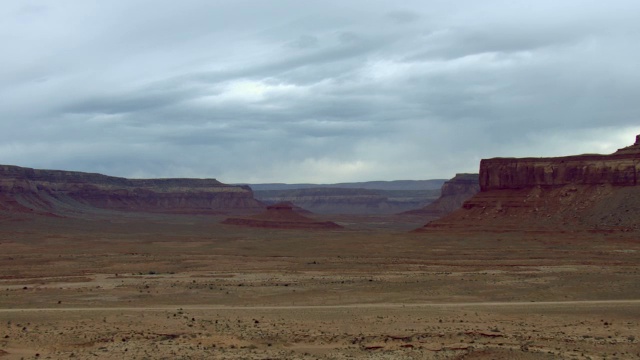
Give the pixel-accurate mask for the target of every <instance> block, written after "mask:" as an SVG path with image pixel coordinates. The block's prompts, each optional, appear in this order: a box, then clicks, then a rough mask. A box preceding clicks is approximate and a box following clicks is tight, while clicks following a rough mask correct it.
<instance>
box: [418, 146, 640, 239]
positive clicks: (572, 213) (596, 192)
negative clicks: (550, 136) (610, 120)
mask: <svg viewBox="0 0 640 360" xmlns="http://www.w3.org/2000/svg"><path fill="white" fill-rule="evenodd" d="M639 170H640V136H639V137H637V138H636V143H635V144H634V145H632V146H628V147H625V148H623V149H620V150H618V151H616V152H615V153H613V154H611V155H579V156H567V157H557V158H524V159H516V158H495V159H488V160H482V161H481V163H480V189H481V191H480V193H478V194H477V195H475V196H474V197H472V198H471V199H469V200H468V201H466V202H465V203H464V204H463V206H462V208H461V209H459V210H456V211H455V212H453V213H451V214H450V215H448V216H445V217H444V218H441V219H438V220H435V221H432V222H430V223H429V224H427V225H425V227H424V228H422V229H423V230H433V229H468V230H474V231H475V230H493V231H496V230H499V231H500V230H514V231H515V230H517V231H522V230H542V231H557V230H566V231H575V230H590V231H593V230H595V231H614V230H622V231H631V230H640V215H639V214H640V186H638V175H639V174H638V173H639Z"/></svg>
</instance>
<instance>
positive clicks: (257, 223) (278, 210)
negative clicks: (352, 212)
mask: <svg viewBox="0 0 640 360" xmlns="http://www.w3.org/2000/svg"><path fill="white" fill-rule="evenodd" d="M296 208H297V207H296V206H295V205H293V204H292V203H290V202H283V203H279V204H274V205H270V206H268V207H267V211H265V212H263V213H261V214H257V215H254V216H251V217H233V218H228V219H226V220H224V221H223V222H222V223H223V224H228V225H239V226H248V227H259V228H275V229H316V230H331V229H341V228H342V226H340V225H338V224H336V223H334V222H331V221H316V220H313V219H310V218H308V217H306V216H304V215H302V214H301V213H300V212H298V211H296V210H295V209H296Z"/></svg>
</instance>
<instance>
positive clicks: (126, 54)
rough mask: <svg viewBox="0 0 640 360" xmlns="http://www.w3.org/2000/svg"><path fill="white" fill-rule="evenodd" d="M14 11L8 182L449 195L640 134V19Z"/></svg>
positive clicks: (358, 6) (4, 158)
mask: <svg viewBox="0 0 640 360" xmlns="http://www.w3.org/2000/svg"><path fill="white" fill-rule="evenodd" d="M400 5H401V7H397V6H396V5H394V4H393V3H391V2H388V1H382V0H375V1H351V2H348V3H344V2H337V1H329V2H322V3H319V2H299V1H294V0H278V1H269V2H255V1H234V2H213V1H204V0H202V1H198V0H191V1H185V2H183V3H181V4H180V5H176V4H175V3H174V2H170V1H150V0H136V1H124V0H122V1H118V0H117V1H112V2H109V4H101V3H99V2H97V3H94V2H82V1H75V0H61V1H58V2H55V3H42V2H39V1H8V2H7V4H6V5H5V6H3V8H2V9H0V41H2V43H3V44H5V45H4V48H5V49H4V50H6V51H3V53H6V54H10V56H3V57H2V58H0V119H1V120H0V154H1V155H0V163H8V164H16V165H22V166H31V167H39V168H60V169H69V170H81V171H95V172H103V173H106V174H111V175H118V176H131V177H156V176H160V177H169V176H173V177H175V176H194V177H216V178H219V179H220V180H222V181H226V182H261V181H265V182H266V181H282V182H298V181H306V182H339V181H357V180H375V179H383V180H384V179H387V180H391V179H425V178H438V177H445V178H446V177H450V176H452V175H453V174H454V173H456V172H463V171H475V170H476V169H477V166H478V161H479V160H480V159H481V158H484V157H492V156H552V155H565V154H571V153H582V152H612V151H614V150H615V149H617V148H618V147H622V146H625V145H627V144H628V143H631V142H632V141H633V138H634V136H635V134H636V133H640V125H639V123H638V120H637V119H638V118H639V115H640V105H638V103H637V100H636V99H638V97H639V95H640V90H638V87H637V84H638V82H639V81H640V71H638V70H637V64H636V59H637V58H638V56H639V55H640V54H639V52H640V50H638V48H637V46H636V44H637V43H638V42H639V40H640V39H639V38H640V25H638V23H637V21H636V19H635V16H634V14H637V13H638V10H640V5H638V4H636V2H634V1H630V0H629V1H615V2H613V3H607V4H603V3H601V2H595V1H577V0H576V1H563V2H561V3H559V2H553V1H539V2H536V3H525V2H513V1H496V2H490V3H486V2H477V1H462V2H456V3H455V5H454V4H453V3H451V2H447V1H437V0H433V1H426V2H425V1H406V2H403V3H402V4H400Z"/></svg>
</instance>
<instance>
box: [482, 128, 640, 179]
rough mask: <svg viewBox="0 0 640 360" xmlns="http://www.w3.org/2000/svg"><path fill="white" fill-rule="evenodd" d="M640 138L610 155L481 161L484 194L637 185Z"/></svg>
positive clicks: (639, 165) (639, 162) (639, 167)
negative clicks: (526, 189) (584, 186)
mask: <svg viewBox="0 0 640 360" xmlns="http://www.w3.org/2000/svg"><path fill="white" fill-rule="evenodd" d="M639 170H640V136H639V137H637V138H636V142H635V144H634V145H631V146H628V147H625V148H622V149H619V150H618V151H616V152H615V153H613V154H611V155H592V154H587V155H576V156H565V157H556V158H520V159H517V158H495V159H487V160H482V161H480V188H481V190H482V191H489V190H499V189H523V188H527V187H532V186H545V187H558V186H564V185H569V184H572V185H605V184H607V185H614V186H636V185H638V172H639Z"/></svg>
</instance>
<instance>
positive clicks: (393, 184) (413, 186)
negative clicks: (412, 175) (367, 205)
mask: <svg viewBox="0 0 640 360" xmlns="http://www.w3.org/2000/svg"><path fill="white" fill-rule="evenodd" d="M445 181H447V179H430V180H391V181H364V182H347V183H336V184H306V183H305V184H285V183H264V184H237V185H248V186H250V187H251V189H253V190H254V191H263V190H295V189H311V188H342V189H368V190H414V191H419V190H438V189H440V188H441V187H442V185H443V184H444V183H445Z"/></svg>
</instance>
